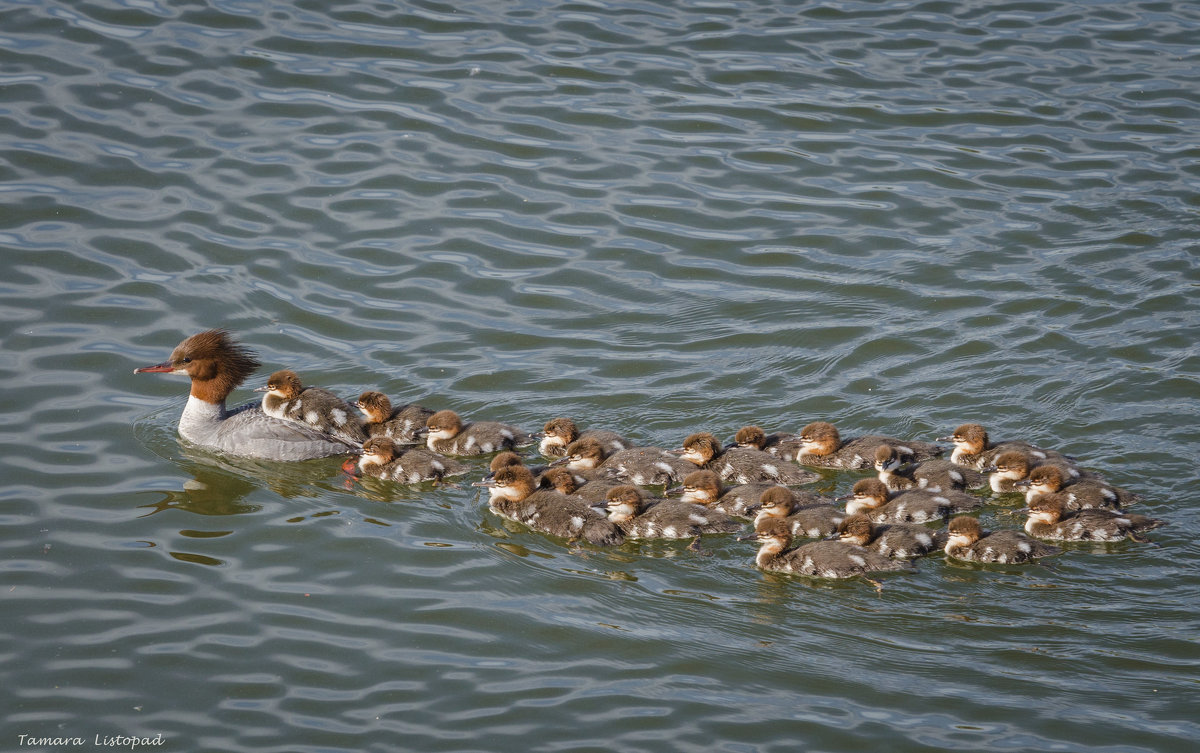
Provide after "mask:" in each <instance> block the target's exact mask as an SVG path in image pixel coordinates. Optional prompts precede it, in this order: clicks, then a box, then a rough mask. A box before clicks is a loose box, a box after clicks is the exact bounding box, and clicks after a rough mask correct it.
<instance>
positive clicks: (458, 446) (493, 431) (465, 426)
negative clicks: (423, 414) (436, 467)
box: [425, 410, 533, 455]
mask: <svg viewBox="0 0 1200 753" xmlns="http://www.w3.org/2000/svg"><path fill="white" fill-rule="evenodd" d="M425 426H426V428H428V429H429V436H428V437H426V444H427V445H428V446H429V449H431V450H433V451H434V452H440V453H442V454H443V455H485V454H487V453H489V452H497V451H499V450H511V449H513V448H514V447H524V446H525V445H528V444H533V437H532V436H531V435H529V434H526V433H525V432H523V431H521V430H520V429H518V428H516V427H515V426H509V425H508V424H502V423H500V422H498V421H475V422H473V423H463V420H462V419H461V418H459V415H458V414H457V413H455V412H454V411H452V410H440V411H438V412H437V413H434V414H433V415H432V416H430V417H429V419H428V420H427V421H426V422H425Z"/></svg>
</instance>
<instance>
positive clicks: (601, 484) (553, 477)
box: [541, 467, 623, 507]
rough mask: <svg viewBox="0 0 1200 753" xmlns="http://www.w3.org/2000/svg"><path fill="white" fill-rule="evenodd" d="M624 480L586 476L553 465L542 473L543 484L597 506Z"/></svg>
mask: <svg viewBox="0 0 1200 753" xmlns="http://www.w3.org/2000/svg"><path fill="white" fill-rule="evenodd" d="M622 483H623V482H621V481H615V480H608V479H604V478H593V479H588V478H584V477H582V476H580V475H578V474H575V473H572V472H571V471H570V470H568V469H566V468H562V467H553V468H550V469H548V470H546V471H545V472H544V473H542V477H541V484H542V486H547V487H549V488H551V489H554V490H555V491H557V492H559V493H561V494H566V495H569V496H575V497H579V498H580V499H582V500H584V501H585V502H587V503H588V504H589V505H592V506H593V507H595V506H596V505H602V504H604V503H605V501H606V499H607V496H608V490H609V489H612V488H613V487H614V486H621V485H622Z"/></svg>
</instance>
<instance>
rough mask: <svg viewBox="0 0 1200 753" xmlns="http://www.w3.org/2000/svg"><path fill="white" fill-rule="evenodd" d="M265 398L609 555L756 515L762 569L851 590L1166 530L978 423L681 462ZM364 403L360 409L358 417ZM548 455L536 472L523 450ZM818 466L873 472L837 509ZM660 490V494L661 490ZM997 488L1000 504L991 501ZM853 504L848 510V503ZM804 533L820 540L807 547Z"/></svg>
mask: <svg viewBox="0 0 1200 753" xmlns="http://www.w3.org/2000/svg"><path fill="white" fill-rule="evenodd" d="M263 389H264V391H266V392H267V395H266V396H264V398H263V409H264V410H265V411H266V412H268V413H270V414H271V415H276V416H278V417H280V418H287V419H290V420H296V421H301V422H305V423H308V424H310V425H313V426H317V427H318V428H322V429H323V430H326V431H333V432H334V433H337V434H339V435H341V436H343V437H344V438H345V439H346V440H347V441H352V442H354V443H355V444H359V445H361V450H362V451H361V455H360V456H359V458H358V459H357V461H355V460H354V459H351V460H347V461H346V464H345V466H344V469H345V470H346V471H347V472H348V473H351V474H352V475H354V474H361V475H364V476H372V477H377V478H380V479H384V480H389V481H396V482H400V483H419V482H426V481H433V482H442V481H443V479H448V478H452V477H455V476H462V475H465V474H467V473H469V472H470V470H471V466H469V465H467V464H466V463H464V462H462V460H461V458H462V457H464V456H481V455H492V458H491V463H490V466H489V472H488V473H487V475H486V476H485V477H484V478H483V479H482V480H480V481H478V482H475V483H474V486H478V487H483V488H485V489H487V491H488V495H489V506H490V508H491V510H492V511H493V512H495V513H496V514H498V515H500V516H503V517H505V518H508V519H510V520H513V521H516V522H518V523H521V524H524V525H526V526H528V527H529V528H531V529H534V530H537V531H540V532H542V533H545V534H549V535H552V536H559V537H564V538H567V539H569V540H572V541H579V540H583V541H587V542H589V543H591V544H594V545H597V546H615V545H620V544H621V543H623V542H624V541H625V540H627V539H652V538H660V539H661V538H666V539H692V546H693V547H694V546H695V545H696V544H697V542H698V541H699V538H700V537H701V536H704V535H709V534H732V533H739V532H742V531H743V530H744V527H745V523H744V521H751V522H752V523H753V527H754V533H753V534H752V535H750V536H743V537H741V538H744V539H749V538H756V539H757V541H758V542H759V550H758V554H757V556H756V557H755V564H756V565H757V566H758V567H759V568H762V569H763V570H772V571H780V572H789V573H797V574H802V575H808V576H815V577H819V578H848V577H855V576H865V575H867V574H869V573H874V572H883V571H889V570H902V569H907V568H910V567H912V562H911V561H912V560H913V559H914V558H917V557H921V556H923V555H926V554H929V553H931V552H934V551H937V550H942V551H944V552H945V555H946V556H947V557H950V558H953V559H957V560H964V561H971V562H982V563H1001V564H1021V563H1029V562H1034V561H1036V560H1037V559H1038V558H1041V557H1046V556H1050V555H1054V554H1058V553H1059V551H1060V549H1059V548H1058V547H1056V546H1054V545H1052V544H1049V543H1046V542H1047V541H1119V540H1122V539H1126V538H1130V539H1133V540H1136V541H1145V540H1146V539H1145V538H1144V536H1143V535H1142V534H1143V532H1144V531H1147V530H1150V529H1153V528H1157V527H1159V526H1162V525H1164V524H1165V523H1164V521H1162V520H1158V519H1155V518H1150V517H1147V516H1145V515H1138V514H1130V513H1128V512H1125V511H1124V508H1125V506H1127V505H1129V504H1132V503H1134V502H1136V501H1137V500H1138V499H1139V497H1138V496H1137V495H1135V494H1131V493H1129V492H1128V491H1126V490H1124V489H1121V488H1118V487H1115V486H1113V485H1111V484H1109V483H1108V482H1107V481H1105V480H1104V479H1103V478H1102V477H1101V476H1100V475H1098V474H1097V473H1095V472H1093V471H1090V470H1086V469H1084V468H1082V467H1080V466H1079V465H1078V464H1077V463H1076V462H1075V460H1074V459H1072V458H1070V457H1067V456H1065V455H1063V454H1061V453H1058V452H1055V451H1053V450H1047V449H1043V448H1039V447H1036V446H1034V445H1032V444H1030V443H1028V442H1025V441H1006V442H992V441H991V440H990V438H989V437H988V434H987V431H986V430H985V429H984V428H983V427H982V426H980V425H979V424H974V423H968V424H963V425H962V426H959V427H958V428H957V429H955V431H954V433H953V434H952V435H951V436H949V437H942V438H939V439H937V440H936V441H937V442H943V441H950V442H953V445H954V449H953V451H952V452H951V454H950V457H949V458H942V457H940V456H941V455H942V454H943V453H944V451H945V448H943V447H942V446H940V445H938V444H936V443H934V442H924V441H915V440H914V441H906V440H900V439H896V438H893V437H886V436H876V435H872V436H863V437H857V438H853V439H843V438H842V437H841V435H840V434H839V432H838V430H837V429H836V428H835V427H834V426H833V425H832V424H830V423H828V422H824V421H817V422H814V423H811V424H809V425H808V426H805V427H804V428H803V429H801V430H800V432H799V433H797V434H788V433H774V434H767V433H765V432H764V431H763V430H762V429H760V428H758V427H756V426H746V427H743V428H742V429H741V430H739V431H738V432H737V434H736V436H735V437H734V441H733V442H731V443H728V444H726V443H723V442H721V441H720V440H718V439H717V437H715V436H714V435H713V434H711V433H708V432H698V433H695V434H692V435H690V436H688V437H687V438H686V439H685V440H684V441H683V444H682V445H681V446H680V447H679V448H677V449H672V450H667V449H663V448H658V447H638V446H635V445H634V443H632V442H630V441H629V440H628V439H626V438H625V437H623V436H621V435H620V434H617V433H616V432H613V431H607V430H589V431H580V430H579V429H578V427H577V426H576V425H575V423H574V421H572V420H571V419H569V418H555V419H553V420H551V421H548V422H547V423H546V424H545V426H544V427H543V428H542V431H541V432H540V433H537V434H533V433H527V432H524V431H521V430H520V429H518V428H516V427H513V426H509V425H507V424H503V423H499V422H492V421H479V422H465V421H463V420H462V419H461V418H460V417H459V416H458V415H457V414H456V413H454V412H453V411H449V410H442V411H436V412H435V411H432V410H429V409H427V408H424V407H422V406H420V405H416V404H410V405H404V406H401V407H398V408H396V407H393V406H392V404H391V402H390V400H389V399H388V398H387V396H386V395H384V394H382V393H380V392H376V391H368V392H364V393H362V395H361V396H360V397H359V398H358V400H357V402H356V403H355V405H354V406H350V405H348V404H346V403H344V402H342V401H341V399H340V398H337V397H336V396H335V395H333V394H332V393H329V392H326V391H324V390H320V389H318V388H304V387H303V386H302V385H301V383H300V380H299V378H298V377H296V375H295V374H294V373H293V372H289V371H284V372H277V373H276V374H273V375H272V376H271V378H270V380H269V382H268V385H267V387H266V388H263ZM355 408H357V410H358V411H359V412H361V414H362V415H363V419H361V420H360V419H359V418H358V417H357V415H355V411H354V409H355ZM534 444H537V446H538V451H539V452H540V453H541V455H542V456H543V458H544V459H545V461H544V463H543V464H535V465H531V464H529V463H527V460H526V459H525V458H523V457H522V456H521V455H519V454H518V453H517V452H516V450H518V449H521V448H524V447H530V446H532V445H534ZM811 468H835V469H845V470H852V471H863V470H871V469H873V470H874V471H875V472H876V475H875V476H873V477H869V478H863V479H861V480H860V481H858V482H857V483H855V484H854V486H853V489H852V491H851V493H850V494H849V495H847V496H845V497H839V498H838V499H829V498H824V497H821V496H819V495H818V494H815V493H814V492H812V491H808V490H804V489H800V488H796V487H800V486H803V485H804V484H807V483H810V482H812V481H815V480H817V479H818V478H820V476H819V475H818V474H816V473H814V472H813V471H812V470H811ZM652 489H657V490H659V491H662V493H663V496H656V495H655V494H653V493H652V491H651V490H652ZM985 490H988V491H990V492H991V493H992V497H991V498H986V497H984V496H981V495H980V494H977V493H972V492H976V491H979V492H982V491H985ZM1019 495H1023V501H1024V503H1025V505H1024V508H1022V509H1021V510H1020V512H1024V513H1026V514H1027V516H1028V517H1027V519H1026V522H1025V525H1024V530H1023V531H1022V530H994V531H986V530H984V529H983V528H982V527H981V525H980V523H979V521H978V520H977V519H976V518H975V517H972V516H971V515H970V514H968V513H974V512H977V511H978V510H979V509H980V508H982V507H984V506H985V505H991V504H999V505H1003V504H1009V503H1011V502H1012V501H1016V500H1017V499H1019ZM839 501H844V502H845V506H844V509H843V508H840V507H838V506H836V505H835V502H839ZM796 538H807V539H816V540H815V541H811V542H809V543H804V544H801V545H799V546H793V540H794V539H796Z"/></svg>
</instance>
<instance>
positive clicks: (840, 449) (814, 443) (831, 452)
mask: <svg viewBox="0 0 1200 753" xmlns="http://www.w3.org/2000/svg"><path fill="white" fill-rule="evenodd" d="M800 441H801V443H802V446H801V448H800V454H799V455H797V456H796V462H798V463H800V465H814V466H820V467H823V468H850V469H855V468H860V469H861V468H871V467H873V466H874V465H875V448H876V447H878V446H879V445H881V444H886V445H891V446H892V447H895V448H896V452H897V453H898V454H899V455H900V457H901V459H902V460H904V461H905V462H908V461H913V460H928V459H930V458H934V457H937V456H938V455H940V454H942V448H941V447H938V446H937V445H936V444H933V443H932V442H918V441H909V440H900V439H896V438H894V437H884V436H879V435H877V434H872V435H869V436H865V437H854V438H851V439H847V440H845V441H842V437H841V434H840V433H838V430H837V427H835V426H834V425H833V424H831V423H829V422H828V421H814V422H812V423H811V424H809V425H808V426H805V427H804V428H803V429H801V430H800Z"/></svg>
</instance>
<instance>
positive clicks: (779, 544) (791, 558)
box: [754, 519, 912, 587]
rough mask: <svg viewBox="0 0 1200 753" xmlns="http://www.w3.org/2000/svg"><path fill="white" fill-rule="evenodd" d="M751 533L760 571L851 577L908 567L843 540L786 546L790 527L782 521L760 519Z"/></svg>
mask: <svg viewBox="0 0 1200 753" xmlns="http://www.w3.org/2000/svg"><path fill="white" fill-rule="evenodd" d="M755 536H756V538H757V539H758V541H759V549H758V555H757V556H755V558H754V564H755V565H757V566H758V567H759V569H761V570H771V571H774V572H781V573H795V574H797V575H811V576H814V577H817V578H853V577H856V576H860V575H861V576H865V575H866V574H867V573H875V572H887V571H894V570H908V569H911V568H912V563H911V562H908V561H906V560H895V559H892V558H891V557H885V556H884V555H882V554H879V553H878V552H872V551H870V550H867V549H863V548H862V547H861V546H856V545H854V544H847V543H845V542H843V541H831V540H824V541H813V542H810V543H808V544H803V545H801V546H799V547H796V548H795V549H789V548H788V547H789V546H791V544H792V529H791V526H789V525H788V523H787V521H784V520H775V519H772V520H767V521H764V522H763V524H762V525H761V526H759V527H758V528H756V530H755ZM876 587H878V584H876Z"/></svg>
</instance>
